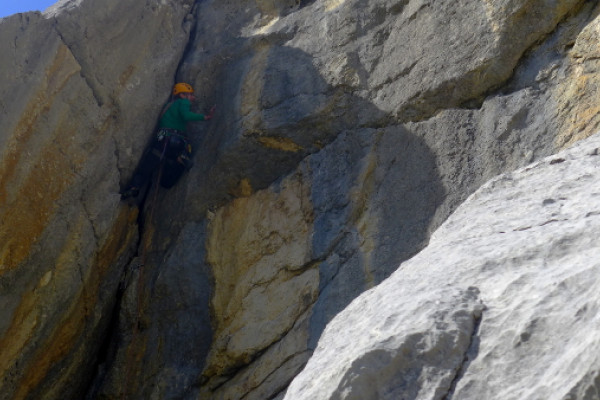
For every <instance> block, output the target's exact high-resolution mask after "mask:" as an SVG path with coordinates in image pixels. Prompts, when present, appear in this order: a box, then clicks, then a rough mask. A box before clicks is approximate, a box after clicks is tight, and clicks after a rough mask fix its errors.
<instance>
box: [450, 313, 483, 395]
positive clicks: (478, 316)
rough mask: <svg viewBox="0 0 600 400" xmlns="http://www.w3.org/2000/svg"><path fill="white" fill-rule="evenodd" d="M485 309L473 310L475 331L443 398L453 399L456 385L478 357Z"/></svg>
mask: <svg viewBox="0 0 600 400" xmlns="http://www.w3.org/2000/svg"><path fill="white" fill-rule="evenodd" d="M484 310H485V307H483V309H482V310H474V312H473V331H472V332H471V340H470V342H469V346H468V347H467V351H466V352H465V355H464V357H463V361H462V363H461V365H460V366H459V367H458V369H457V370H456V375H455V376H454V379H452V382H451V383H450V388H449V390H448V392H447V393H446V395H445V396H444V397H443V398H442V400H453V396H454V391H455V390H456V385H457V384H458V382H459V381H460V380H461V379H462V377H463V376H464V374H465V372H466V371H467V368H469V365H470V364H471V362H472V361H473V360H474V359H475V358H476V357H477V354H478V352H479V343H480V337H479V329H480V327H481V321H482V320H483V312H484Z"/></svg>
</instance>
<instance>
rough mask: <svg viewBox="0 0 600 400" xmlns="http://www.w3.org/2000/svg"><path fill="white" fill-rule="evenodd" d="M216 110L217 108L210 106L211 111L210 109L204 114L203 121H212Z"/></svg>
mask: <svg viewBox="0 0 600 400" xmlns="http://www.w3.org/2000/svg"><path fill="white" fill-rule="evenodd" d="M216 109H217V106H212V107H211V109H210V111H209V112H208V114H206V115H205V116H204V119H205V120H209V119H212V117H214V116H215V110H216Z"/></svg>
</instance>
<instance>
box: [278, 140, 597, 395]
mask: <svg viewBox="0 0 600 400" xmlns="http://www.w3.org/2000/svg"><path fill="white" fill-rule="evenodd" d="M599 183H600V136H599V135H595V136H593V137H591V138H590V139H587V140H586V141H584V142H580V143H579V144H577V145H576V146H574V147H572V148H571V149H570V150H567V151H565V152H562V153H560V154H558V155H555V156H552V157H549V158H547V159H545V160H543V161H540V162H538V163H535V164H532V165H530V166H528V167H526V168H524V169H521V170H518V171H516V172H513V173H509V174H504V175H501V176H499V177H497V178H495V179H493V180H492V181H490V182H489V183H487V184H486V185H484V186H483V187H481V188H480V189H479V190H478V191H477V192H476V193H474V194H473V195H472V196H471V197H470V198H469V199H468V200H467V201H466V202H465V203H464V204H463V205H461V206H460V207H459V208H458V210H457V211H456V212H455V213H454V214H453V215H452V216H451V217H450V218H449V219H448V220H447V221H446V223H445V224H444V225H443V226H442V227H440V229H439V230H438V231H437V232H435V234H434V235H433V236H432V238H431V241H430V244H429V246H428V247H427V248H426V249H425V250H423V251H422V252H421V253H419V254H418V255H417V256H415V257H414V258H412V259H411V260H409V261H407V262H405V263H403V264H402V265H401V266H400V268H399V269H398V271H397V272H395V273H394V274H393V275H392V276H391V277H390V278H389V279H387V280H386V281H384V282H383V283H382V284H381V285H379V286H378V287H376V288H374V289H372V290H370V291H368V292H366V293H364V294H363V295H361V296H360V297H359V298H357V299H356V300H355V301H354V302H353V303H351V304H350V306H348V308H347V309H346V310H344V311H343V312H341V313H340V314H339V315H338V316H337V317H336V318H335V319H334V320H333V321H331V322H330V324H329V325H328V327H327V329H326V330H325V332H324V333H323V335H322V337H321V339H320V341H319V345H318V347H317V349H316V351H315V353H314V355H313V357H312V358H311V359H310V361H309V363H308V364H307V366H306V368H305V369H304V371H303V372H302V373H301V374H300V375H299V376H298V377H297V378H296V379H295V380H294V381H293V382H292V384H291V385H290V387H289V389H288V392H287V394H286V397H285V399H286V400H301V399H310V400H318V399H339V400H341V399H357V400H358V399H361V400H368V399H390V400H391V399H394V400H398V399H444V400H450V399H461V400H464V399H477V400H481V399H485V400H492V399H499V400H500V399H502V400H510V399H515V400H517V399H518V400H523V399H540V400H542V399H543V400H551V399H561V400H574V399H598V398H600V397H599V394H598V393H599V391H600V384H599V381H600V373H599V372H598V371H599V370H600V351H599V350H600V316H599V314H598V308H599V303H600V241H599V240H598V238H599V237H600V185H599Z"/></svg>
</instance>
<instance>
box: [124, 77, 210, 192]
mask: <svg viewBox="0 0 600 400" xmlns="http://www.w3.org/2000/svg"><path fill="white" fill-rule="evenodd" d="M195 99H196V97H195V96H194V89H193V88H192V86H191V85H190V84H188V83H177V84H175V86H173V92H172V96H171V101H170V102H169V103H167V104H166V105H165V107H164V111H163V112H162V115H161V117H160V120H159V123H158V132H157V134H156V137H155V138H154V140H153V141H152V145H151V146H150V148H149V149H147V150H146V152H145V153H144V155H143V157H142V159H141V161H140V163H139V164H138V167H137V169H136V171H135V174H134V176H133V178H132V179H131V182H130V184H129V185H128V186H127V188H126V190H125V191H123V192H122V193H121V198H122V199H126V198H129V197H137V195H138V194H139V192H140V189H141V188H142V187H143V186H144V185H145V184H146V183H147V182H148V181H149V180H150V177H151V176H152V173H153V172H154V170H156V169H157V167H158V166H159V165H160V163H161V161H162V160H163V159H164V160H165V161H168V162H170V165H174V166H175V170H177V171H181V173H182V172H183V171H184V170H186V169H190V168H191V166H192V161H191V159H190V158H191V155H192V146H191V145H190V142H189V140H188V138H187V136H186V125H187V123H188V122H190V121H207V120H209V119H211V118H212V117H213V115H214V112H215V107H214V106H213V107H212V108H211V109H210V111H209V112H208V114H199V113H195V112H192V111H191V110H190V108H191V105H192V101H194V100H195ZM174 174H175V175H177V172H175V173H174ZM172 175H173V173H172ZM179 175H180V174H179ZM163 186H165V185H163ZM166 186H167V187H170V186H171V185H166Z"/></svg>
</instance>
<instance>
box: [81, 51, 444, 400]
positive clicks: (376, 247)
mask: <svg viewBox="0 0 600 400" xmlns="http://www.w3.org/2000/svg"><path fill="white" fill-rule="evenodd" d="M240 54H246V56H244V57H243V58H241V59H237V60H234V61H232V62H229V63H227V64H224V65H222V66H221V67H222V68H221V69H220V70H221V75H220V76H219V77H218V78H217V80H218V81H219V82H223V87H222V91H221V92H220V94H219V95H218V98H219V99H218V101H219V109H220V113H219V115H218V117H217V118H216V120H215V121H214V123H213V126H212V127H211V129H210V130H209V132H208V133H207V135H206V136H205V137H204V138H202V139H201V140H199V141H198V151H197V153H196V155H195V161H196V166H195V168H194V169H193V170H192V171H191V172H190V173H189V174H188V175H187V176H185V177H184V178H183V179H182V181H181V182H180V183H179V184H178V185H177V186H176V187H175V188H173V189H171V190H170V191H168V192H167V191H162V192H161V193H160V195H159V198H158V202H157V203H156V205H155V207H156V210H157V211H156V212H155V218H154V221H151V222H149V223H148V224H147V226H146V228H147V229H146V232H145V233H144V235H152V238H151V239H148V237H147V238H146V239H145V240H144V242H146V243H152V245H151V248H149V249H148V254H149V255H150V256H149V257H148V261H147V262H146V264H145V266H144V270H145V273H144V279H143V283H142V285H143V286H141V287H143V288H144V293H143V295H142V296H141V299H142V300H141V302H139V301H138V300H137V299H138V295H137V293H136V290H137V289H136V286H137V285H135V281H136V279H137V275H136V274H134V275H133V279H132V280H131V282H132V283H134V284H132V285H131V286H130V288H129V289H128V290H127V291H126V292H125V295H124V296H123V299H124V301H123V303H122V310H121V321H120V323H119V326H120V328H119V332H118V333H117V335H116V336H115V337H116V339H115V340H117V342H118V344H117V345H116V348H115V349H114V355H113V356H111V359H110V360H108V361H107V366H108V372H107V374H106V377H107V378H106V379H105V380H104V384H103V386H102V389H100V390H99V391H98V393H100V394H99V395H98V396H97V397H94V396H95V395H94V396H90V398H102V395H118V394H119V393H120V392H121V390H126V391H127V392H130V393H135V394H132V396H133V397H132V398H150V397H152V396H159V397H160V398H178V397H180V396H184V395H187V394H189V393H192V392H193V393H196V394H198V393H200V392H201V391H202V392H204V393H206V390H207V387H212V388H213V389H214V391H215V392H214V393H213V394H212V395H213V396H216V395H217V394H215V393H216V392H217V391H220V393H221V394H219V395H224V396H225V397H227V396H230V397H227V398H236V396H238V395H239V393H236V394H234V395H231V394H229V395H228V394H227V393H228V391H230V392H229V393H234V392H236V391H240V390H243V387H245V386H248V385H245V384H244V380H245V382H248V380H250V379H257V380H259V384H258V388H255V389H253V390H254V393H255V396H256V398H271V397H270V396H273V395H274V394H276V393H277V392H278V391H280V390H281V388H282V387H285V386H286V385H287V384H289V382H290V381H291V380H292V379H293V377H294V375H295V374H296V373H298V372H299V371H298V370H295V371H291V372H289V373H288V375H285V376H282V377H280V378H279V381H278V382H275V383H273V382H271V383H268V384H269V385H272V386H271V387H268V388H267V387H265V385H263V383H264V382H263V381H265V380H266V377H265V378H264V379H263V380H262V381H261V380H260V379H259V378H257V377H256V376H255V377H253V378H251V377H248V376H250V375H252V374H251V373H249V371H250V370H252V369H253V365H254V364H256V363H257V362H258V363H260V362H262V361H264V357H265V356H264V355H265V354H267V349H268V348H269V347H270V346H272V345H274V344H276V343H279V342H280V340H281V338H282V337H283V336H285V335H287V334H288V333H289V329H290V326H286V325H281V326H274V325H273V323H272V321H271V320H270V319H268V320H265V321H258V327H257V329H259V331H261V327H262V328H265V329H268V330H267V332H268V333H266V334H264V335H266V338H263V340H262V341H261V344H260V345H257V346H256V347H253V348H251V349H247V351H242V355H241V356H239V357H237V356H228V355H224V356H222V357H219V360H220V361H219V365H218V367H216V366H215V365H212V366H211V365H208V366H207V368H210V369H211V370H212V371H213V372H212V373H211V374H209V376H206V375H205V376H204V377H203V378H202V379H201V380H199V376H200V374H199V373H200V371H201V370H202V368H203V366H204V363H205V359H206V357H207V355H208V354H209V353H210V352H213V353H215V352H217V353H218V352H220V351H226V349H225V348H224V349H220V348H218V344H216V343H217V342H219V341H218V340H216V341H213V340H214V337H213V335H214V333H215V330H217V331H225V332H227V327H226V326H225V327H224V326H223V324H226V323H225V322H223V321H221V320H219V318H225V319H230V318H232V316H230V315H218V314H217V313H215V310H214V309H212V303H211V295H212V296H213V298H214V296H220V297H223V296H227V293H225V294H223V293H220V292H219V290H220V289H219V282H215V283H214V284H215V285H216V286H212V287H211V284H212V283H213V280H214V276H213V272H212V271H211V269H212V268H216V266H214V265H209V264H208V262H207V260H206V254H205V250H204V248H205V243H206V242H207V240H208V239H207V238H208V237H209V235H210V232H206V224H205V222H202V221H204V218H205V214H206V210H207V209H209V208H213V207H215V206H219V205H223V204H227V203H228V202H229V201H231V200H232V199H235V198H236V197H239V196H252V195H253V193H256V191H257V190H261V189H265V188H268V187H269V186H270V185H272V184H273V183H275V186H277V182H279V181H280V180H281V179H283V178H284V177H286V176H288V175H289V174H290V173H291V172H292V171H294V169H297V168H301V169H305V170H306V171H307V175H308V176H309V180H310V183H308V184H309V185H310V192H311V193H312V194H311V197H310V198H311V201H312V205H313V208H314V228H313V230H314V233H313V240H312V255H309V256H310V257H312V258H313V259H314V260H315V261H318V262H319V263H318V265H319V274H318V275H319V279H320V283H319V284H318V285H319V286H320V288H319V296H318V299H317V301H316V304H315V305H314V313H313V317H312V320H311V323H310V325H311V327H310V328H309V330H310V339H309V342H310V343H308V344H307V345H306V349H305V350H304V351H306V350H309V349H311V348H314V345H315V343H316V340H317V339H318V337H319V335H320V333H321V332H322V330H323V328H324V326H325V325H326V323H327V322H328V321H329V320H330V319H331V318H332V317H333V316H334V315H335V314H336V313H337V312H339V311H340V310H342V309H343V308H344V307H345V306H346V305H347V304H348V303H349V302H350V301H351V300H352V299H353V298H355V297H356V296H357V295H358V294H360V293H361V292H363V291H364V290H366V289H368V288H370V287H372V286H373V285H375V284H377V283H379V282H381V281H382V280H383V279H385V277H387V276H388V275H389V274H390V273H391V272H392V271H393V270H395V269H396V268H397V267H398V265H399V264H400V262H401V261H403V260H404V259H406V258H408V257H409V256H411V255H412V254H414V253H415V252H416V251H418V250H419V249H420V248H422V246H423V245H424V243H426V241H427V229H428V226H429V221H430V219H431V218H432V216H433V213H434V212H435V209H436V206H437V205H438V204H439V202H440V201H441V198H442V197H443V195H444V193H443V189H442V186H441V183H440V179H439V176H438V175H437V173H436V170H435V165H436V163H435V159H434V155H433V154H432V152H431V151H430V150H429V149H428V147H427V146H426V145H425V144H424V142H423V141H422V140H421V139H420V138H418V137H417V136H415V135H413V134H412V133H411V132H409V131H407V130H406V129H404V128H403V127H402V126H397V125H390V126H386V122H385V121H388V120H389V118H388V116H387V115H386V114H385V113H383V112H382V111H381V110H379V109H378V108H377V107H375V106H374V105H372V104H370V103H369V102H367V101H365V100H363V99H362V98H360V97H358V96H355V95H354V94H353V93H352V92H351V91H350V89H349V88H346V87H331V86H330V85H328V84H327V83H326V82H325V80H324V79H323V78H322V77H321V74H320V73H319V71H318V70H317V69H316V68H315V67H314V66H313V63H312V57H311V56H310V55H308V54H306V53H304V52H302V51H300V50H297V49H293V48H289V47H285V46H283V45H282V44H280V43H279V44H278V43H276V42H269V41H267V42H265V41H257V42H250V43H249V48H247V49H246V50H245V51H241V53H240ZM198 68H201V66H199V67H198ZM186 70H188V71H189V70H193V68H191V67H190V66H187V67H186ZM179 78H180V79H181V80H188V81H192V83H194V82H193V79H190V78H189V77H188V76H180V77H179ZM244 182H245V184H246V185H247V187H244V184H243V183H244ZM275 191H276V189H275ZM173 204H178V206H177V207H172V205H173ZM194 221H196V222H194ZM258 239H259V240H260V238H258ZM262 240H265V241H266V240H267V238H266V237H265V238H262ZM229 251H233V252H235V251H240V250H239V249H229ZM240 262H241V263H246V262H248V260H243V259H242V260H240ZM309 264H314V263H309ZM315 265H316V264H315ZM226 267H227V268H228V269H229V270H231V271H233V272H232V274H235V273H236V272H235V271H237V270H240V269H244V268H247V265H241V264H240V265H227V266H226ZM273 267H274V268H277V269H280V270H283V269H285V268H286V265H274V266H273ZM239 281H240V282H241V281H243V280H242V279H241V277H240V278H239ZM240 282H237V284H239V283H240ZM235 285H236V283H234V287H235ZM225 286H226V289H224V290H228V288H231V286H229V285H225ZM215 288H216V289H215ZM215 290H216V292H215ZM229 290H231V289H229ZM267 295H268V294H265V299H266V298H267V297H266V296H267ZM299 300H300V299H298V298H294V296H293V293H290V295H289V298H287V299H282V301H284V302H291V303H298V302H299ZM138 304H142V306H143V309H142V313H141V316H140V319H141V323H142V329H140V331H139V332H138V333H137V335H138V336H139V337H138V338H134V339H135V341H136V342H137V343H134V344H133V346H134V347H131V339H132V329H133V327H132V325H131V324H132V320H135V318H136V317H135V310H136V307H137V306H138ZM302 313H304V311H302ZM211 315H212V321H211ZM295 318H300V315H298V316H296V317H295ZM254 322H256V321H254ZM262 322H264V326H262V325H261V324H262ZM262 332H264V330H262ZM246 334H247V335H253V334H254V333H253V331H250V330H248V331H247V333H246ZM211 341H212V344H211V346H210V347H209V343H211ZM215 346H217V347H215ZM132 354H133V355H132ZM132 360H135V361H134V364H132ZM223 360H224V361H223ZM268 362H269V361H268V360H267V361H265V363H268ZM275 365H276V364H275ZM271 368H276V366H275V367H273V366H271ZM255 369H256V368H255ZM262 370H263V373H266V374H267V376H268V375H270V374H271V373H273V370H267V371H266V372H265V368H263V369H262ZM124 371H126V372H127V373H126V374H125V375H131V376H132V377H133V378H125V377H124V375H123V372H124ZM219 371H220V372H219ZM205 372H206V371H205ZM234 378H235V379H234ZM207 379H208V380H209V384H208V385H205V383H206V380H207ZM211 379H214V380H215V381H218V383H215V382H212V383H211V382H210V380H211ZM227 381H230V382H231V385H232V386H233V385H236V388H229V387H228V384H227ZM132 382H136V385H134V386H132ZM138 384H139V386H137V385H138ZM253 384H254V382H253ZM261 385H262V386H261ZM250 387H252V386H250ZM213 389H208V391H209V392H212V391H213ZM256 393H260V395H258V394H256ZM231 396H233V397H231ZM260 396H267V397H260ZM248 398H253V397H252V395H250V396H249V397H248Z"/></svg>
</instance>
